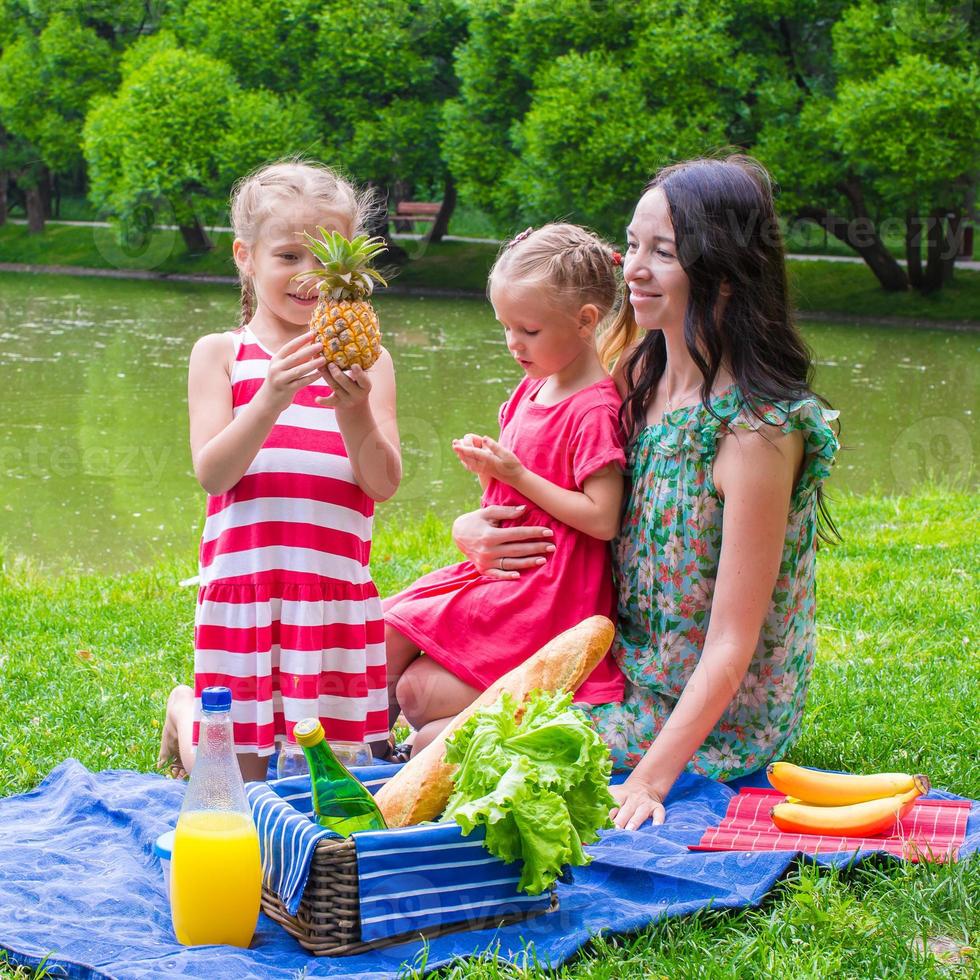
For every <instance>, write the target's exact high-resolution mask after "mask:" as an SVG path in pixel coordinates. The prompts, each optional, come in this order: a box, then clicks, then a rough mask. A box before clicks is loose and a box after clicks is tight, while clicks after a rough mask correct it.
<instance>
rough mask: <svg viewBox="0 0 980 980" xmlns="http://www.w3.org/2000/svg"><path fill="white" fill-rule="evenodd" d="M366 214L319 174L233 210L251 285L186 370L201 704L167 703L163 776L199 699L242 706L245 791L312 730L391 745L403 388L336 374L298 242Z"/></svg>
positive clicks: (385, 376) (242, 185) (193, 695)
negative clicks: (385, 532)
mask: <svg viewBox="0 0 980 980" xmlns="http://www.w3.org/2000/svg"><path fill="white" fill-rule="evenodd" d="M366 207H367V201H366V199H365V198H364V197H363V196H362V195H359V194H358V193H357V192H356V191H355V189H354V188H353V187H352V186H351V185H350V184H349V183H347V181H345V180H343V179H341V178H340V177H338V176H337V175H336V174H334V173H333V172H331V171H330V170H328V169H327V168H326V167H323V166H319V165H314V164H311V163H298V162H280V163H276V164H272V165H270V166H267V167H264V168H263V169H261V170H259V171H257V172H256V173H254V174H252V175H250V176H248V177H246V178H245V179H243V180H241V181H240V182H239V183H238V184H237V185H236V187H235V188H234V190H233V192H232V199H231V217H232V224H233V226H234V230H235V241H234V244H233V251H234V256H235V262H236V264H237V266H238V270H239V275H240V278H241V283H242V318H241V326H239V327H238V329H237V330H233V331H229V332H227V333H218V334H210V335H209V336H206V337H203V338H202V339H201V340H199V341H198V342H197V344H196V345H195V346H194V350H193V352H192V353H191V359H190V369H189V383H188V407H189V411H190V438H191V454H192V457H193V462H194V473H195V475H196V476H197V478H198V480H199V481H200V483H201V486H203V487H204V489H205V490H206V491H207V492H208V504H207V519H206V521H205V525H204V534H203V538H202V541H201V549H200V591H199V593H198V600H197V614H196V621H195V631H194V686H195V689H194V690H193V691H192V690H191V689H190V688H188V687H178V688H176V689H175V690H174V691H173V692H172V693H171V695H170V698H169V700H168V702H167V718H166V723H165V726H164V732H163V738H162V741H161V749H160V765H165V764H166V763H167V762H168V761H170V760H175V762H176V768H178V769H179V768H183V769H184V770H186V771H189V770H190V769H191V766H192V765H193V755H194V751H193V746H194V745H195V744H196V742H197V732H198V724H197V722H196V721H195V714H196V710H197V709H198V708H199V698H200V693H201V691H202V690H203V689H204V688H205V687H208V686H210V685H215V684H220V685H225V686H227V687H230V688H231V691H232V695H233V698H234V701H233V706H232V720H233V722H234V734H235V747H236V749H237V751H238V753H239V763H240V765H241V768H242V772H243V774H244V776H245V778H246V779H261V778H264V775H265V772H266V766H267V763H268V756H270V755H271V754H272V753H273V752H274V751H275V747H276V743H277V742H283V741H292V731H293V726H294V725H295V724H296V722H298V721H300V720H301V719H302V718H305V717H309V716H316V717H318V718H319V719H320V720H321V722H322V723H323V726H324V729H325V731H326V732H327V736H328V738H331V739H336V740H345V741H347V740H349V741H364V740H367V741H371V740H377V739H384V738H386V737H387V733H388V724H387V697H386V687H385V659H384V646H383V640H384V632H383V630H384V627H383V619H382V611H381V603H380V599H379V597H378V593H377V590H376V589H375V586H374V583H373V582H372V581H371V575H370V571H369V569H368V558H369V554H370V549H371V524H372V514H373V511H374V503H375V501H379V500H385V499H386V498H388V497H390V496H391V495H392V494H393V493H394V492H395V489H396V488H397V486H398V482H399V480H400V478H401V457H400V450H399V439H398V429H397V426H396V422H395V378H394V370H393V367H392V361H391V356H390V355H389V354H388V352H387V351H385V350H382V353H381V358H380V359H379V360H378V361H377V363H376V364H375V365H374V366H373V367H372V368H371V369H370V371H363V370H361V369H360V368H359V367H355V368H353V369H352V370H351V371H350V372H349V373H347V374H345V373H344V372H342V371H340V370H339V369H338V368H337V367H336V366H335V365H333V364H331V365H330V366H329V368H327V366H326V362H325V360H324V358H323V356H322V352H321V349H320V346H319V344H318V343H317V342H316V338H315V337H314V336H313V335H312V334H311V333H310V330H309V327H308V323H309V319H310V314H311V312H312V310H313V308H314V306H315V305H316V299H317V296H316V292H315V288H314V287H313V286H312V285H310V284H305V281H304V280H303V279H302V278H299V279H298V278H297V276H298V275H299V274H302V273H305V272H309V271H311V270H313V269H316V268H318V267H319V266H318V263H317V260H316V259H315V257H314V256H313V255H312V254H311V252H310V251H309V249H307V248H306V246H305V244H304V238H303V233H304V232H309V233H311V234H316V230H317V227H318V226H322V227H324V228H326V229H327V230H328V231H332V230H336V231H339V232H340V233H341V234H343V235H344V236H346V237H348V238H350V237H352V236H353V235H354V234H355V233H356V232H357V230H358V228H359V226H360V225H361V223H362V221H363V218H364V215H365V209H366Z"/></svg>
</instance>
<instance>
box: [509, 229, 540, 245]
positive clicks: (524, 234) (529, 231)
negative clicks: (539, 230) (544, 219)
mask: <svg viewBox="0 0 980 980" xmlns="http://www.w3.org/2000/svg"><path fill="white" fill-rule="evenodd" d="M533 231H534V228H533V226H531V225H528V226H527V228H525V229H524V230H523V231H522V232H521V233H520V234H519V235H515V236H514V237H513V238H512V239H511V240H510V241H509V242H508V243H507V247H508V248H513V247H514V246H515V245H519V244H520V243H521V242H523V241H524V240H525V239H526V238H530V237H531V234H532V233H533Z"/></svg>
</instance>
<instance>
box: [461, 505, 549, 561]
mask: <svg viewBox="0 0 980 980" xmlns="http://www.w3.org/2000/svg"><path fill="white" fill-rule="evenodd" d="M524 510H525V507H524V505H523V504H521V505H520V506H518V507H502V506H496V507H483V508H481V509H480V510H474V511H470V512H469V513H467V514H461V515H460V516H459V517H457V518H456V520H455V521H454V522H453V541H455V542H456V547H457V548H459V550H460V551H462V552H463V554H464V555H466V557H467V558H468V559H469V560H470V561H471V562H472V563H473V564H474V565H475V566H476V569H477V571H478V572H480V573H481V574H483V575H486V576H487V577H488V578H494V579H516V578H520V577H521V571H522V570H526V569H528V568H535V567H537V566H538V565H543V564H544V563H545V562H546V561H547V556H548V555H550V554H551V552H553V551H554V550H555V546H554V545H553V544H551V543H550V541H549V540H548V539H549V538H552V537H554V532H553V531H552V530H551V528H547V527H540V526H530V525H527V526H526V525H517V526H511V527H500V526H499V522H500V521H506V520H516V519H517V518H519V517H521V516H522V515H523V514H524Z"/></svg>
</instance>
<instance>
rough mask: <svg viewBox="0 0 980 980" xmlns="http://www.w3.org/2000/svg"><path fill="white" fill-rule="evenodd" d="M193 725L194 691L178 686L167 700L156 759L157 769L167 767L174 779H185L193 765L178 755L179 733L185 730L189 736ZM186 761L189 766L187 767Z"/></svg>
mask: <svg viewBox="0 0 980 980" xmlns="http://www.w3.org/2000/svg"><path fill="white" fill-rule="evenodd" d="M193 725H194V689H193V688H190V687H188V686H187V685H186V684H179V685H178V686H177V687H175V688H174V689H173V690H172V691H171V692H170V697H168V698H167V717H166V719H165V720H164V723H163V734H162V735H161V736H160V755H159V756H158V757H157V769H164V768H167V767H169V768H170V775H171V776H172V777H173V778H174V779H185V778H186V777H187V774H188V773H189V772H190V769H191V766H193V765H194V762H193V760H184V759H182V758H181V753H180V741H181V739H180V735H181V732H182V731H185V730H186V733H188V735H189V732H190V730H191V729H192V728H193ZM186 737H187V736H186V735H185V738H186ZM188 761H189V762H190V765H187V762H188Z"/></svg>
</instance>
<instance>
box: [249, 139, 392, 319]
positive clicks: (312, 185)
mask: <svg viewBox="0 0 980 980" xmlns="http://www.w3.org/2000/svg"><path fill="white" fill-rule="evenodd" d="M290 205H301V206H304V207H307V208H309V209H310V210H312V211H314V212H315V213H317V214H318V215H321V216H322V218H323V220H324V221H325V222H326V223H327V224H328V225H330V226H331V228H334V229H336V230H337V231H339V232H340V233H341V234H342V235H345V236H346V237H347V238H352V237H354V235H356V234H357V233H358V232H359V231H360V230H361V229H362V228H363V227H364V225H365V223H366V221H367V219H368V216H369V215H370V214H371V213H372V212H373V211H374V210H375V209H376V208H377V206H378V205H377V203H376V197H375V195H374V194H373V193H372V192H370V191H362V190H358V189H357V188H356V187H354V185H353V184H352V183H351V182H350V181H348V180H347V179H345V178H344V177H342V176H341V175H340V174H338V173H337V172H336V171H334V170H331V169H330V168H329V167H327V166H325V165H324V164H322V163H316V162H314V161H310V160H303V159H301V158H288V159H283V160H277V161H276V162H275V163H270V164H266V165H265V166H263V167H260V168H259V169H258V170H254V171H253V172H252V173H250V174H248V175H247V176H245V177H242V178H241V180H239V181H237V182H236V183H235V186H234V187H233V188H232V190H231V226H232V228H233V229H234V232H235V237H236V238H240V239H241V240H242V241H244V242H247V243H248V244H249V245H254V244H255V243H256V242H257V241H258V240H259V238H260V236H261V235H262V234H263V233H267V229H263V225H265V224H266V223H267V222H268V221H269V220H270V219H274V218H275V217H277V216H278V215H281V214H282V213H283V210H284V208H287V207H289V206H290ZM238 276H239V280H240V281H241V286H242V309H241V322H242V324H246V323H248V322H249V320H251V319H252V317H253V316H254V315H255V290H254V289H253V287H252V281H251V278H250V277H248V276H246V275H244V274H243V273H242V272H241V271H240V270H239V274H238Z"/></svg>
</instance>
